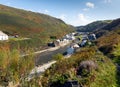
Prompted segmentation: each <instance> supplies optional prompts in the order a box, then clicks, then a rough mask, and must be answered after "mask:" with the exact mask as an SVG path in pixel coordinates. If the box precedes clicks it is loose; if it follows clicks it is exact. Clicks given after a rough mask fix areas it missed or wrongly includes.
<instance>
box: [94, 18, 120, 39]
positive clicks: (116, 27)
mask: <svg viewBox="0 0 120 87" xmlns="http://www.w3.org/2000/svg"><path fill="white" fill-rule="evenodd" d="M109 32H115V33H120V18H118V19H115V20H113V21H112V22H111V23H109V24H107V25H106V26H104V27H102V28H100V29H99V30H96V31H95V33H96V35H97V37H100V36H102V35H105V34H108V33H109Z"/></svg>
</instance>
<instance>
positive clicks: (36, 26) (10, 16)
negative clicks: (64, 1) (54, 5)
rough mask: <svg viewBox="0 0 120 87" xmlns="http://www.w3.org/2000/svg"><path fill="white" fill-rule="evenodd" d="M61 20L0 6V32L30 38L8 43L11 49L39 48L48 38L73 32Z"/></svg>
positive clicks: (70, 27)
mask: <svg viewBox="0 0 120 87" xmlns="http://www.w3.org/2000/svg"><path fill="white" fill-rule="evenodd" d="M73 29H74V28H73V27H72V26H69V25H67V24H65V23H64V22H63V21H62V20H60V19H57V18H54V17H51V16H48V15H45V14H40V13H35V12H31V11H25V10H22V9H16V8H12V7H8V6H4V5H0V30H2V31H4V32H5V33H7V34H8V35H15V34H18V35H19V36H20V37H27V38H31V39H30V40H25V41H16V42H17V43H16V42H15V41H13V40H12V41H10V45H12V47H18V46H20V48H21V49H24V48H25V47H26V48H27V47H30V48H32V47H33V48H39V46H40V45H44V44H46V43H47V42H48V41H50V36H56V37H58V38H60V37H62V36H63V35H65V34H66V33H69V32H71V31H73Z"/></svg>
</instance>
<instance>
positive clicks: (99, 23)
mask: <svg viewBox="0 0 120 87" xmlns="http://www.w3.org/2000/svg"><path fill="white" fill-rule="evenodd" d="M110 22H111V20H104V21H95V22H92V23H90V24H88V25H86V26H78V27H76V28H77V31H80V32H93V31H95V30H97V29H100V28H102V27H104V26H105V25H107V24H109V23H110Z"/></svg>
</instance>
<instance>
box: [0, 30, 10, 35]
mask: <svg viewBox="0 0 120 87" xmlns="http://www.w3.org/2000/svg"><path fill="white" fill-rule="evenodd" d="M0 35H2V36H6V35H7V34H5V33H3V32H2V31H0ZM7 36H8V35H7Z"/></svg>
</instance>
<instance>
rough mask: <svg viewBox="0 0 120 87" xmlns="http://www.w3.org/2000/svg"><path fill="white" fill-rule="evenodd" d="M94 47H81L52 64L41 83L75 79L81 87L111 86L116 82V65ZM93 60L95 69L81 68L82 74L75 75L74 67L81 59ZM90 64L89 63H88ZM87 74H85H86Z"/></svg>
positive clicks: (77, 65) (57, 82) (58, 82)
mask: <svg viewBox="0 0 120 87" xmlns="http://www.w3.org/2000/svg"><path fill="white" fill-rule="evenodd" d="M96 50H97V49H96V47H90V48H83V49H81V51H80V52H77V53H76V54H74V55H73V56H72V57H71V58H69V59H64V60H61V61H60V62H57V63H56V64H54V65H52V66H51V67H50V68H49V69H48V70H47V71H46V72H45V73H44V76H43V78H42V80H44V78H47V80H46V81H44V82H42V85H47V86H48V84H54V85H56V84H59V85H60V84H64V82H66V81H69V80H77V81H78V82H79V84H80V85H82V86H83V87H113V86H117V83H116V67H115V65H114V64H113V63H112V61H111V60H110V59H108V58H107V57H105V56H103V54H102V53H100V52H98V51H96ZM86 60H87V61H88V60H90V61H94V62H95V63H96V64H97V69H94V68H92V69H91V70H90V71H89V72H88V69H87V68H86V69H83V71H82V75H81V76H77V74H76V72H77V71H76V69H77V68H78V67H79V66H80V63H81V62H82V61H86ZM90 64H91V63H90ZM86 74H87V75H86ZM118 87H119V86H118Z"/></svg>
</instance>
